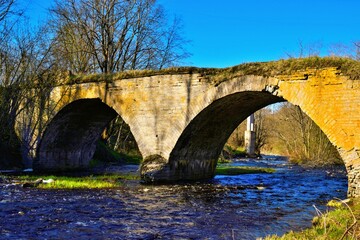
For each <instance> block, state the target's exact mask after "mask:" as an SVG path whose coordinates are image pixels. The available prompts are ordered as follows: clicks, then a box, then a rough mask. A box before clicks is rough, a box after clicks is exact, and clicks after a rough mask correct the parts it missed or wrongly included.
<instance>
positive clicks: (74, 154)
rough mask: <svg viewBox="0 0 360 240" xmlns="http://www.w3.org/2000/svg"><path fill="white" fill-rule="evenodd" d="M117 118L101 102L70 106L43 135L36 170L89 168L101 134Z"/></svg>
mask: <svg viewBox="0 0 360 240" xmlns="http://www.w3.org/2000/svg"><path fill="white" fill-rule="evenodd" d="M117 115H118V114H117V112H116V111H115V110H114V109H113V108H111V107H109V106H108V105H107V104H105V103H103V102H102V101H101V100H100V99H99V98H91V99H79V100H75V101H73V102H71V103H69V104H67V105H66V106H64V107H63V108H62V109H61V110H60V111H59V112H58V113H57V114H56V115H55V117H54V118H53V119H52V120H51V122H50V123H49V124H48V126H47V128H46V130H45V132H44V133H43V136H42V138H41V141H40V143H39V146H38V149H37V157H36V159H35V161H34V169H35V170H57V171H58V170H65V169H74V168H85V167H88V164H89V162H90V160H91V158H92V156H93V155H94V152H95V150H96V142H97V141H98V140H99V138H100V136H101V133H102V132H103V130H104V129H105V127H106V126H107V125H108V124H109V122H110V121H111V120H113V119H114V118H115V117H116V116H117Z"/></svg>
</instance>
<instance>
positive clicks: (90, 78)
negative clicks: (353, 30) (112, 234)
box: [61, 57, 360, 85]
mask: <svg viewBox="0 0 360 240" xmlns="http://www.w3.org/2000/svg"><path fill="white" fill-rule="evenodd" d="M328 67H334V68H337V69H339V70H340V71H341V73H342V74H344V75H347V76H349V78H350V79H360V62H359V61H356V60H353V59H350V58H342V57H309V58H290V59H286V60H285V59H281V60H278V61H270V62H253V63H243V64H240V65H236V66H233V67H228V68H197V67H173V68H167V69H162V70H129V71H124V72H119V73H113V74H91V75H71V74H68V75H67V76H64V75H63V76H62V77H65V78H66V80H65V81H64V80H63V81H61V82H62V84H75V83H90V82H108V83H111V82H113V81H116V80H121V79H130V78H142V77H151V76H157V75H167V74H169V75H176V74H193V73H197V74H200V75H201V76H203V78H204V79H205V80H208V81H210V82H212V83H213V84H215V85H217V84H220V83H221V82H224V81H227V80H230V79H232V78H234V77H240V76H245V75H258V76H264V77H276V76H279V75H290V74H294V73H295V72H297V71H301V70H306V69H308V68H312V69H314V68H315V69H321V68H328Z"/></svg>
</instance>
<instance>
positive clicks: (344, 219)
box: [265, 199, 360, 240]
mask: <svg viewBox="0 0 360 240" xmlns="http://www.w3.org/2000/svg"><path fill="white" fill-rule="evenodd" d="M317 211H318V213H319V216H317V217H315V218H314V219H313V226H312V228H309V229H305V230H303V231H300V232H294V231H291V232H289V233H287V234H285V235H283V236H281V237H279V236H275V235H274V236H268V237H266V238H265V239H266V240H275V239H281V240H287V239H289V240H290V239H291V240H292V239H303V240H305V239H308V240H315V239H318V240H328V239H329V240H330V239H359V237H360V226H359V223H358V219H359V217H360V202H359V200H358V199H353V201H352V203H351V204H350V205H347V204H346V203H342V204H341V206H339V207H337V208H336V209H335V210H333V211H330V212H327V213H325V214H323V213H321V212H320V211H319V210H317Z"/></svg>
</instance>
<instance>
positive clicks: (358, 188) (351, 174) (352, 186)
mask: <svg viewBox="0 0 360 240" xmlns="http://www.w3.org/2000/svg"><path fill="white" fill-rule="evenodd" d="M338 151H339V153H340V156H341V158H342V159H343V160H344V163H345V167H346V171H347V176H348V194H347V195H348V197H360V149H356V148H353V149H351V150H349V151H346V150H343V149H341V148H339V149H338Z"/></svg>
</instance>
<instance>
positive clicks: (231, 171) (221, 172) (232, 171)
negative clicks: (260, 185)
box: [215, 165, 275, 175]
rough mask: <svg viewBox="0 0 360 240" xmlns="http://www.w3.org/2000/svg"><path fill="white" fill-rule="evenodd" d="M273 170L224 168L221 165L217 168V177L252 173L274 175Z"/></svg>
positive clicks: (241, 167)
mask: <svg viewBox="0 0 360 240" xmlns="http://www.w3.org/2000/svg"><path fill="white" fill-rule="evenodd" d="M273 172H275V169H273V168H260V167H246V166H235V167H234V166H224V165H220V166H217V167H216V171H215V174H216V175H240V174H251V173H273Z"/></svg>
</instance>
